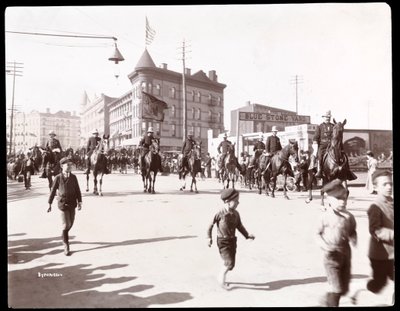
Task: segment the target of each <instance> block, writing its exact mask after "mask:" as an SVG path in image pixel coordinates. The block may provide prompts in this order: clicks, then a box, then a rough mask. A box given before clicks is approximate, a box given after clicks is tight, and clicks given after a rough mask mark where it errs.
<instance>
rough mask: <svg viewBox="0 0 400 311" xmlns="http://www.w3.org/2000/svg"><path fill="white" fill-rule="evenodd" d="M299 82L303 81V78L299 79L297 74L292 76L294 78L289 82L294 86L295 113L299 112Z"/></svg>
mask: <svg viewBox="0 0 400 311" xmlns="http://www.w3.org/2000/svg"><path fill="white" fill-rule="evenodd" d="M299 83H303V80H301V77H299V76H298V75H295V76H294V79H293V80H291V84H295V86H296V114H299V101H298V85H299Z"/></svg>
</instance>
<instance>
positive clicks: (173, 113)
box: [171, 105, 176, 118]
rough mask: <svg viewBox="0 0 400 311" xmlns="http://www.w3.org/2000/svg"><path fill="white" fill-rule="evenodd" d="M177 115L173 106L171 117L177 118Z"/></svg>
mask: <svg viewBox="0 0 400 311" xmlns="http://www.w3.org/2000/svg"><path fill="white" fill-rule="evenodd" d="M175 114H176V109H175V105H172V106H171V117H173V118H175Z"/></svg>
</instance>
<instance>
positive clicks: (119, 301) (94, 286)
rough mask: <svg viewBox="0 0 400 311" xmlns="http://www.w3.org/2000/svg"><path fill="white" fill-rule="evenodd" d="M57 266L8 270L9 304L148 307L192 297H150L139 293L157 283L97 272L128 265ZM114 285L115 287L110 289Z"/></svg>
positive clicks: (165, 294)
mask: <svg viewBox="0 0 400 311" xmlns="http://www.w3.org/2000/svg"><path fill="white" fill-rule="evenodd" d="M54 266H59V264H56V263H54V264H46V265H42V266H38V267H34V268H29V269H21V270H14V271H10V272H9V273H8V306H9V307H12V308H62V307H63V308H123V307H125V308H145V307H149V306H150V305H154V304H160V305H162V304H164V305H168V304H174V303H179V302H183V301H185V300H189V299H192V298H193V297H192V296H191V295H190V294H189V293H186V292H163V293H158V294H155V295H150V296H147V297H146V296H145V295H143V294H142V295H140V296H137V295H135V294H136V293H138V292H141V291H145V290H147V289H150V288H153V287H154V285H148V284H136V285H133V286H132V285H131V282H132V281H133V280H135V279H137V277H135V276H126V277H125V276H124V277H113V278H104V275H105V274H104V273H99V271H98V270H111V269H118V268H121V267H124V266H127V265H118V264H113V265H108V266H98V267H94V266H93V265H88V264H85V265H84V264H78V265H74V266H68V267H54ZM89 266H90V268H89ZM95 271H96V272H95ZM128 282H129V283H128ZM124 283H125V284H124ZM112 285H114V286H113V289H112V290H111V289H110V288H111V286H112ZM124 285H125V286H124ZM115 287H117V288H118V289H115Z"/></svg>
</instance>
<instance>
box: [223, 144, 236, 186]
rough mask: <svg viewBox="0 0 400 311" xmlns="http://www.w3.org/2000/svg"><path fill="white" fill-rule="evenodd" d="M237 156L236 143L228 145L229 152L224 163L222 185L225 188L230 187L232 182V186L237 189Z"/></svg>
mask: <svg viewBox="0 0 400 311" xmlns="http://www.w3.org/2000/svg"><path fill="white" fill-rule="evenodd" d="M236 161H237V160H236V157H235V144H231V145H230V146H229V147H228V153H227V155H226V156H225V159H224V163H222V167H223V170H222V173H221V179H222V185H223V186H224V189H227V188H229V183H230V182H232V188H233V189H235V181H236V180H237V179H238V175H237V173H236Z"/></svg>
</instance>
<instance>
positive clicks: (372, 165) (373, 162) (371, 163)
mask: <svg viewBox="0 0 400 311" xmlns="http://www.w3.org/2000/svg"><path fill="white" fill-rule="evenodd" d="M377 166H378V160H377V159H375V157H374V154H373V153H372V151H370V150H368V151H367V168H368V174H367V181H366V182H365V189H367V191H368V193H370V194H376V191H375V190H374V185H373V182H372V174H374V172H375V171H376V168H377Z"/></svg>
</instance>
